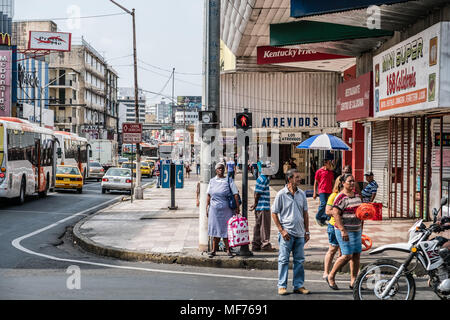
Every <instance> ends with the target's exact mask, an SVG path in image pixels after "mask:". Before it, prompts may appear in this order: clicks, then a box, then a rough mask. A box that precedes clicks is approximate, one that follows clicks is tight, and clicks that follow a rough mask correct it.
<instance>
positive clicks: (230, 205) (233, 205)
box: [227, 177, 242, 210]
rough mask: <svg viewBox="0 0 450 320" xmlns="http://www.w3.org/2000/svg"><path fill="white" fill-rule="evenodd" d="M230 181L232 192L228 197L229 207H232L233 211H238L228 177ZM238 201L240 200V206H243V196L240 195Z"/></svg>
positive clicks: (229, 187)
mask: <svg viewBox="0 0 450 320" xmlns="http://www.w3.org/2000/svg"><path fill="white" fill-rule="evenodd" d="M227 181H228V189H229V190H230V194H229V195H228V197H227V200H228V206H229V207H230V209H231V210H236V208H237V207H236V201H235V200H234V195H233V192H232V191H231V186H230V177H228V179H227ZM237 196H238V200H239V205H241V204H242V200H241V195H240V194H239V193H238V194H237Z"/></svg>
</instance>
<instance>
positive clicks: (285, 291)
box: [278, 288, 288, 296]
mask: <svg viewBox="0 0 450 320" xmlns="http://www.w3.org/2000/svg"><path fill="white" fill-rule="evenodd" d="M278 294H279V295H280V296H285V295H287V294H288V292H287V290H286V288H278Z"/></svg>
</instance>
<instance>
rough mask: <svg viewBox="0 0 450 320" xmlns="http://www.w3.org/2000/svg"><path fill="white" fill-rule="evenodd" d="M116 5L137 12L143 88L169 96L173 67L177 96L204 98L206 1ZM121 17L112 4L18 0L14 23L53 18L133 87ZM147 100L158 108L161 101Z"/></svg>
mask: <svg viewBox="0 0 450 320" xmlns="http://www.w3.org/2000/svg"><path fill="white" fill-rule="evenodd" d="M116 2H118V3H120V4H121V5H122V6H124V7H125V8H127V9H129V10H131V9H132V8H135V9H136V30H137V31H136V33H137V55H138V59H139V61H138V67H139V68H138V83H139V87H140V88H142V89H144V90H149V91H152V92H156V93H160V92H161V94H163V95H166V96H168V97H171V96H172V80H170V81H168V80H169V78H170V76H171V73H172V69H173V68H175V90H174V92H175V94H174V96H175V97H176V96H201V95H202V76H201V73H202V60H203V11H204V8H203V5H204V1H203V0H116ZM122 13H124V11H123V10H122V9H120V8H119V7H117V6H116V5H114V4H113V3H112V2H111V1H109V0H41V1H36V0H15V12H14V20H37V19H39V20H48V19H52V20H53V21H54V22H55V23H56V24H57V25H58V29H59V30H58V31H61V32H71V33H72V37H73V43H74V44H75V43H76V41H77V39H78V41H80V39H81V37H82V36H83V37H84V39H85V40H87V41H88V42H89V43H90V44H91V45H92V46H93V47H94V48H95V49H96V50H97V51H98V52H99V53H100V54H102V55H103V56H104V57H105V58H106V60H107V61H108V64H109V65H111V66H112V67H113V68H114V69H115V70H116V71H117V72H118V74H119V87H134V73H133V56H132V54H133V38H132V19H131V15H129V14H125V13H124V14H122ZM110 14H111V16H104V15H110ZM115 14H118V15H115ZM92 16H96V17H94V18H92ZM99 16H100V17H99ZM77 17H81V18H80V19H77ZM88 17H89V18H88ZM36 31H39V30H36ZM147 98H148V99H149V100H150V101H149V102H150V103H151V104H154V103H157V102H159V101H161V99H162V98H163V97H162V96H158V95H155V94H151V93H148V94H147ZM166 101H167V102H168V99H167V98H166Z"/></svg>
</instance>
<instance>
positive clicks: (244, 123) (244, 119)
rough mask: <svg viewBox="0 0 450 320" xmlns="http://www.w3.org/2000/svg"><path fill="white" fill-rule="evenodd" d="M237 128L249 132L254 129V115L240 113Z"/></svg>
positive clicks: (237, 115)
mask: <svg viewBox="0 0 450 320" xmlns="http://www.w3.org/2000/svg"><path fill="white" fill-rule="evenodd" d="M236 128H237V129H242V130H244V131H247V130H248V129H251V128H252V114H251V113H238V114H236Z"/></svg>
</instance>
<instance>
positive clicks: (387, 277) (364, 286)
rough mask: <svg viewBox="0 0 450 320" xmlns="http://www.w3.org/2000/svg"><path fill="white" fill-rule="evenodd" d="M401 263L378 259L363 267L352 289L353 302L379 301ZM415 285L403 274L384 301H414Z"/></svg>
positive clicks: (408, 275) (409, 276)
mask: <svg viewBox="0 0 450 320" xmlns="http://www.w3.org/2000/svg"><path fill="white" fill-rule="evenodd" d="M400 266H401V263H399V262H397V261H395V260H391V259H380V260H377V261H375V262H374V263H371V264H369V265H367V266H366V267H364V268H363V269H362V270H361V272H360V273H359V275H358V278H357V279H356V282H355V284H354V288H353V299H355V300H381V299H382V298H381V295H382V293H383V291H384V289H385V288H386V286H387V284H388V283H389V282H390V281H391V279H392V278H393V277H394V275H395V273H396V272H397V271H398V269H399V268H400ZM415 295H416V283H415V281H414V278H413V276H412V275H411V274H405V273H403V274H402V275H401V276H400V277H399V278H398V280H397V282H396V283H395V284H394V286H393V287H392V289H391V291H390V292H389V294H388V295H387V297H385V298H384V299H385V300H414V297H415Z"/></svg>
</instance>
